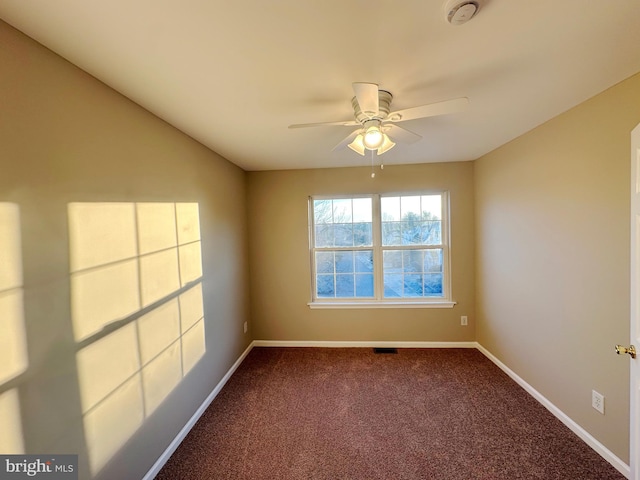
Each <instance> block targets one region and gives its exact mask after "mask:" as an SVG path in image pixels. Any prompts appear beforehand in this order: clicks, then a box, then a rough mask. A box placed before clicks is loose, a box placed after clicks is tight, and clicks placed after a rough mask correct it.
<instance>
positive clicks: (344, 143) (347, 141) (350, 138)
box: [331, 129, 360, 152]
mask: <svg viewBox="0 0 640 480" xmlns="http://www.w3.org/2000/svg"><path fill="white" fill-rule="evenodd" d="M359 133H360V130H359V129H358V130H354V131H353V132H351V133H350V134H349V135H347V137H346V138H345V139H344V140H342V141H341V142H340V143H339V144H337V145H336V146H335V147H333V149H332V150H331V151H332V152H335V151H336V150H341V149H343V148H344V147H346V146H347V145H349V144H350V143H351V142H353V140H354V139H355V138H356V137H357V136H358V134H359Z"/></svg>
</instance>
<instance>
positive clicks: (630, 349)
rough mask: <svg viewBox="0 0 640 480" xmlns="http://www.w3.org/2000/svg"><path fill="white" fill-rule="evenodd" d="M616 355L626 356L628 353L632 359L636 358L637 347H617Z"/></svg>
mask: <svg viewBox="0 0 640 480" xmlns="http://www.w3.org/2000/svg"><path fill="white" fill-rule="evenodd" d="M616 353H617V354H618V355H624V354H625V353H628V354H629V355H631V358H636V347H634V346H633V345H629V346H628V347H623V346H622V345H616Z"/></svg>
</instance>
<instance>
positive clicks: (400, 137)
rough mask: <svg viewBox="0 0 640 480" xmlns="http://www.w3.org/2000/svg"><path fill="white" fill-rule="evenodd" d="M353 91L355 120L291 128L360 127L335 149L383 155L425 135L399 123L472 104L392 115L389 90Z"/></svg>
mask: <svg viewBox="0 0 640 480" xmlns="http://www.w3.org/2000/svg"><path fill="white" fill-rule="evenodd" d="M353 91H354V93H355V96H354V97H353V98H352V99H351V105H352V106H353V113H354V116H355V120H345V121H341V122H340V121H338V122H321V123H301V124H296V125H289V128H306V127H324V126H343V127H354V126H358V128H357V129H356V130H354V131H353V132H351V133H350V134H349V135H348V136H347V137H346V138H345V139H344V140H342V141H341V142H340V143H339V144H338V145H336V146H335V147H334V148H333V150H339V149H341V148H344V147H349V148H350V149H351V150H353V151H354V152H357V153H359V154H360V155H364V154H365V150H376V151H377V153H378V155H382V154H383V153H384V152H386V151H388V150H390V149H391V148H393V147H394V146H395V142H402V143H414V142H417V141H418V140H420V139H421V138H422V136H421V135H418V134H417V133H414V132H411V131H409V130H407V129H406V128H402V127H400V126H398V125H396V123H398V122H405V121H407V120H415V119H417V118H425V117H433V116H436V115H446V114H449V113H456V112H459V111H461V110H463V109H464V108H465V107H466V106H467V104H468V103H469V99H468V98H466V97H461V98H456V99H453V100H445V101H443V102H438V103H430V104H428V105H421V106H419V107H412V108H406V109H404V110H397V111H395V112H391V101H392V100H393V95H391V92H388V91H386V90H380V89H379V88H378V85H377V84H375V83H363V82H356V83H353Z"/></svg>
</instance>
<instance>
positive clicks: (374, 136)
mask: <svg viewBox="0 0 640 480" xmlns="http://www.w3.org/2000/svg"><path fill="white" fill-rule="evenodd" d="M369 124H370V125H369ZM364 128H365V130H364V135H363V140H362V141H363V143H364V146H365V148H367V149H368V150H377V149H378V148H380V147H381V146H382V144H383V143H384V137H385V136H386V135H385V134H384V133H382V130H380V122H378V121H375V120H374V121H372V122H365V125H364Z"/></svg>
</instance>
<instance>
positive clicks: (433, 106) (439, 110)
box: [385, 97, 469, 122]
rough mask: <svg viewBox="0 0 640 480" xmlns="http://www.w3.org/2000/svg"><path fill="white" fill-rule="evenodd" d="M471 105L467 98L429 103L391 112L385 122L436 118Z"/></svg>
mask: <svg viewBox="0 0 640 480" xmlns="http://www.w3.org/2000/svg"><path fill="white" fill-rule="evenodd" d="M468 104H469V99H468V98H467V97H461V98H455V99H453V100H445V101H444V102H438V103H429V104H428V105H421V106H419V107H412V108H406V109H404V110H398V111H396V112H391V113H390V114H389V115H388V116H387V118H386V119H385V121H388V122H404V121H407V120H414V119H416V118H425V117H434V116H436V115H447V114H449V113H457V112H460V111H462V110H464V108H465V107H466V106H467V105H468Z"/></svg>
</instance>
